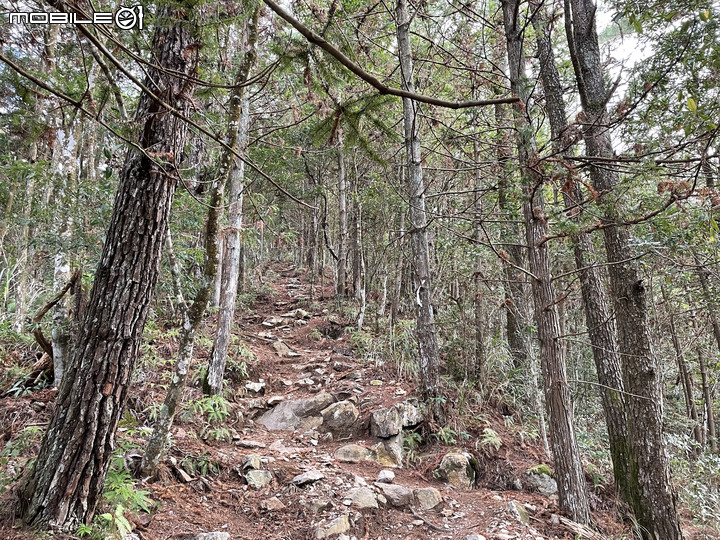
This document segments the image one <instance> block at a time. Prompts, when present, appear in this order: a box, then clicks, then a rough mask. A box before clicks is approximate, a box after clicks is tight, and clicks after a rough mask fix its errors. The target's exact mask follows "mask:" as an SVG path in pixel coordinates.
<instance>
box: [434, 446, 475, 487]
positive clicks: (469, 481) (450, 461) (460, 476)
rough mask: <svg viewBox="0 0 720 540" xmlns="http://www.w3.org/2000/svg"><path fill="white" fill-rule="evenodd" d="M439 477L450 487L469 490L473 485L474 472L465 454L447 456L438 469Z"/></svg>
mask: <svg viewBox="0 0 720 540" xmlns="http://www.w3.org/2000/svg"><path fill="white" fill-rule="evenodd" d="M438 471H439V472H440V476H441V477H442V478H443V479H445V480H446V481H447V482H448V483H449V484H450V485H451V486H455V487H459V488H464V489H470V488H472V486H473V484H474V483H475V470H474V469H473V468H472V465H471V464H470V458H469V455H467V454H464V453H463V454H447V455H445V457H444V458H443V459H442V461H441V462H440V467H438Z"/></svg>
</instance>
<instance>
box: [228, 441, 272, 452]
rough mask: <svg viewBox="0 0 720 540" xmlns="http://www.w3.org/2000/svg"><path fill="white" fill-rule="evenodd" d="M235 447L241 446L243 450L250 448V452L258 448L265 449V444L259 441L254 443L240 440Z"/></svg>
mask: <svg viewBox="0 0 720 540" xmlns="http://www.w3.org/2000/svg"><path fill="white" fill-rule="evenodd" d="M235 446H239V447H241V448H248V449H250V450H255V449H258V448H265V446H266V445H265V443H261V442H259V441H253V440H251V439H240V440H239V441H237V442H236V443H235Z"/></svg>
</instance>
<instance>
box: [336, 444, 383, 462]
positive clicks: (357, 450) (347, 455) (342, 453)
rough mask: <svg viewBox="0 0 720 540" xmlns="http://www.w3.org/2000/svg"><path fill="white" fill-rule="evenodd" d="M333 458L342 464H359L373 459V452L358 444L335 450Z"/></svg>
mask: <svg viewBox="0 0 720 540" xmlns="http://www.w3.org/2000/svg"><path fill="white" fill-rule="evenodd" d="M334 457H335V459H337V460H338V461H341V462H343V463H360V462H362V461H371V460H373V459H375V452H373V451H372V450H370V449H369V448H365V447H364V446H360V445H359V444H348V445H346V446H343V447H340V448H338V449H337V450H335V456H334Z"/></svg>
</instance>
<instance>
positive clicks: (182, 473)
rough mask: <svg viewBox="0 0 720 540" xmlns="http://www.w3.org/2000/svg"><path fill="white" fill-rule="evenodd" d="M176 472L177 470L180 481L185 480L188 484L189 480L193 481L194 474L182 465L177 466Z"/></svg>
mask: <svg viewBox="0 0 720 540" xmlns="http://www.w3.org/2000/svg"><path fill="white" fill-rule="evenodd" d="M175 472H177V474H178V478H179V479H180V481H182V482H185V483H186V484H187V483H188V482H192V476H190V475H189V474H188V473H186V472H185V470H184V469H183V468H182V467H175Z"/></svg>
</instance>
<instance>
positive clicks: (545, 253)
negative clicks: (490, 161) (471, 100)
mask: <svg viewBox="0 0 720 540" xmlns="http://www.w3.org/2000/svg"><path fill="white" fill-rule="evenodd" d="M519 6H520V4H519V2H518V0H503V2H502V10H503V20H504V23H505V37H506V40H507V54H508V68H509V72H510V89H511V91H512V93H513V95H515V96H517V97H519V98H520V100H521V101H520V103H518V104H516V105H515V106H514V108H513V111H514V113H515V114H514V117H515V127H516V128H517V131H516V133H517V135H516V138H517V148H518V159H519V162H520V167H521V183H522V188H523V195H524V198H525V200H524V201H523V215H524V218H525V237H526V241H527V245H528V263H529V268H530V272H531V274H532V278H531V289H532V296H533V304H534V306H535V324H536V326H537V333H538V340H539V342H540V360H541V367H542V373H543V379H544V390H545V404H546V407H547V413H548V425H549V427H550V440H551V443H552V449H553V461H554V463H555V477H556V479H557V484H558V498H559V502H560V508H562V509H563V510H565V511H566V512H569V513H570V514H571V515H572V516H573V520H575V521H577V522H578V523H583V524H587V523H589V522H590V507H589V505H588V498H587V488H586V485H585V476H584V474H583V470H582V462H581V461H580V449H579V448H578V444H577V439H576V438H575V427H574V421H573V407H572V401H571V399H570V388H569V387H568V383H567V374H566V366H565V348H564V347H563V346H562V343H561V342H560V338H559V336H560V319H559V316H558V311H557V305H556V300H555V291H554V289H553V285H552V270H551V263H550V250H549V247H548V243H547V242H545V241H544V240H545V238H546V237H547V236H548V226H547V218H546V217H545V200H544V196H543V188H542V182H543V178H542V177H540V175H538V174H537V173H534V172H533V169H534V164H533V163H532V162H531V160H534V159H536V157H537V152H536V151H535V142H534V140H533V139H532V130H531V129H530V123H529V121H528V118H527V116H526V114H527V106H528V105H529V101H528V97H529V92H528V81H527V78H526V76H525V55H524V52H523V45H522V40H523V37H524V35H523V34H524V31H523V29H524V25H523V23H522V21H521V19H520V13H519Z"/></svg>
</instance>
